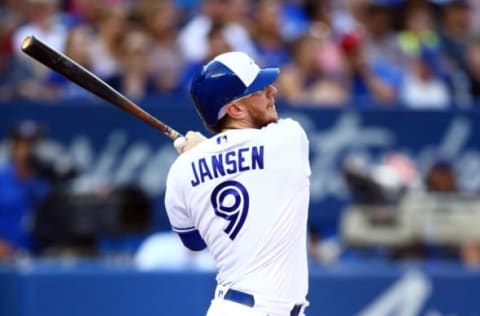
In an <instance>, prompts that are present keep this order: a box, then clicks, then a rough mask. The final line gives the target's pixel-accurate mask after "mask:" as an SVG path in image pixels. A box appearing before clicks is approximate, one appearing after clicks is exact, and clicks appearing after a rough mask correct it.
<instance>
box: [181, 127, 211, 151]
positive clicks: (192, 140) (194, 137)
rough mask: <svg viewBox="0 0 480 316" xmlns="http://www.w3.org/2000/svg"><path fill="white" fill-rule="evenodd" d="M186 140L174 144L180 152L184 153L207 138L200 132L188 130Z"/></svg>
mask: <svg viewBox="0 0 480 316" xmlns="http://www.w3.org/2000/svg"><path fill="white" fill-rule="evenodd" d="M184 139H185V140H184V141H182V142H181V144H180V145H178V144H174V146H175V149H176V150H177V152H178V153H179V154H182V153H184V152H186V151H188V150H190V149H192V148H193V147H195V146H197V145H198V144H200V143H201V142H203V141H204V140H206V139H207V138H206V137H205V136H203V135H202V133H200V132H194V131H188V132H187V134H186V135H185V138H184Z"/></svg>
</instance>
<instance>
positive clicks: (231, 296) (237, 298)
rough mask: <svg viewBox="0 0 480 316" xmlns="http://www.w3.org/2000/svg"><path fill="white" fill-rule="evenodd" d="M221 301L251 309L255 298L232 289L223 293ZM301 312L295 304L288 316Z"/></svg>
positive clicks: (296, 315) (300, 307)
mask: <svg viewBox="0 0 480 316" xmlns="http://www.w3.org/2000/svg"><path fill="white" fill-rule="evenodd" d="M223 299H225V300H229V301H232V302H235V303H239V304H243V305H246V306H249V307H253V306H254V305H255V298H254V297H253V295H252V294H248V293H245V292H241V291H237V290H234V289H229V290H227V293H225V296H224V297H223ZM301 310H302V305H301V304H297V305H295V306H293V308H292V310H291V311H290V316H298V315H300V311H301Z"/></svg>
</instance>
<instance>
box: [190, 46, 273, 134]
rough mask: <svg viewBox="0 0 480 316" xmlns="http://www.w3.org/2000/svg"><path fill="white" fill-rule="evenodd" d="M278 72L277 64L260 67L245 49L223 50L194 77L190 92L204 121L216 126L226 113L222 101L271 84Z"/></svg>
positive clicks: (208, 124)
mask: <svg viewBox="0 0 480 316" xmlns="http://www.w3.org/2000/svg"><path fill="white" fill-rule="evenodd" d="M279 72H280V70H279V69H278V68H264V69H261V68H260V67H259V66H258V65H257V64H256V63H255V62H254V61H253V59H252V58H250V57H249V56H248V55H247V54H245V53H242V52H229V53H224V54H221V55H218V56H217V57H215V58H214V59H213V60H212V61H210V62H209V63H208V64H206V65H205V66H204V67H203V68H202V70H201V71H200V72H199V73H198V74H197V75H196V76H195V77H194V78H193V80H192V83H191V86H190V94H191V96H192V98H193V102H194V103H195V107H196V108H197V110H198V112H199V114H200V116H201V117H202V119H203V121H204V122H205V124H206V125H207V126H215V125H216V124H217V122H218V121H219V120H220V119H221V118H222V117H223V116H225V111H224V110H223V107H224V106H225V105H227V104H228V103H229V102H231V101H233V100H235V99H238V98H241V97H244V96H247V95H249V94H251V93H254V92H257V91H260V90H262V89H263V88H265V87H266V86H268V85H270V84H272V83H273V82H274V81H275V79H277V76H278V74H279Z"/></svg>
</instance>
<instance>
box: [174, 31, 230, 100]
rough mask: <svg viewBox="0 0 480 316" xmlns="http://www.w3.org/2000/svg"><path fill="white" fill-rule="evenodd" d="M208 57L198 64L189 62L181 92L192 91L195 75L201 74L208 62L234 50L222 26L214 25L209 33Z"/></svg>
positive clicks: (180, 86)
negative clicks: (191, 84)
mask: <svg viewBox="0 0 480 316" xmlns="http://www.w3.org/2000/svg"><path fill="white" fill-rule="evenodd" d="M207 38H208V45H207V56H206V57H205V60H200V61H197V62H193V61H190V62H187V63H186V64H185V67H184V69H183V72H182V75H181V79H180V83H179V87H178V89H179V90H180V91H185V93H187V91H188V90H189V89H190V81H191V78H193V75H194V74H196V73H197V72H199V71H200V70H201V69H202V67H203V65H205V63H206V62H208V61H210V60H212V59H213V58H214V57H215V56H217V55H220V54H222V53H226V52H229V51H231V50H232V47H231V46H230V44H229V43H228V41H227V39H226V38H225V32H224V28H223V27H222V26H220V25H213V26H212V28H211V29H210V31H209V32H208V36H207Z"/></svg>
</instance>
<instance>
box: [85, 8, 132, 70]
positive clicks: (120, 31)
mask: <svg viewBox="0 0 480 316" xmlns="http://www.w3.org/2000/svg"><path fill="white" fill-rule="evenodd" d="M127 18H128V11H127V8H126V7H125V6H123V5H112V6H109V7H104V8H103V10H102V12H101V14H100V22H99V24H98V32H97V34H96V36H95V37H94V39H93V41H92V43H91V44H90V46H91V51H92V56H94V58H93V59H92V71H93V72H94V73H95V74H96V75H98V76H99V77H100V78H103V79H105V78H108V77H111V76H113V75H115V74H117V73H118V72H119V71H120V68H119V57H120V54H121V52H120V51H121V48H120V46H121V43H122V41H123V38H124V36H125V34H126V33H127V30H128V20H127Z"/></svg>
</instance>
